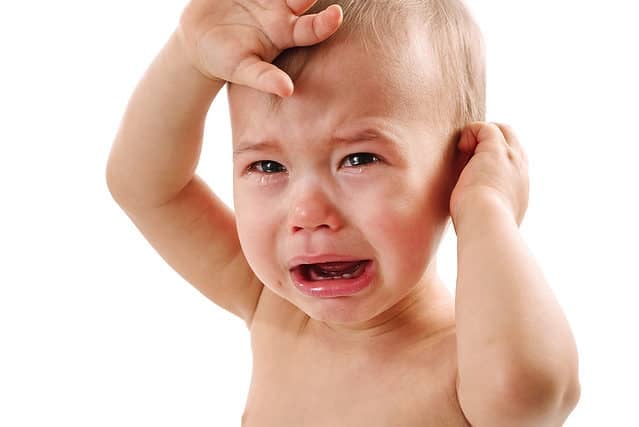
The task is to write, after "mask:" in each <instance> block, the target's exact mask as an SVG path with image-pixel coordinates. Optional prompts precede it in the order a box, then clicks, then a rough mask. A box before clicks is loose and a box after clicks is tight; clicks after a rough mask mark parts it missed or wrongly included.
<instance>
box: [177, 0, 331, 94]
mask: <svg viewBox="0 0 639 427" xmlns="http://www.w3.org/2000/svg"><path fill="white" fill-rule="evenodd" d="M316 1H317V0H252V1H250V0H191V2H190V3H189V4H188V5H187V7H186V8H185V9H184V12H183V13H182V16H181V18H180V25H179V27H178V31H177V33H178V35H179V38H180V40H181V41H182V45H183V47H184V49H185V51H186V54H187V56H188V57H189V59H190V61H191V63H192V64H193V66H194V67H195V68H196V69H197V70H198V71H200V72H201V73H202V74H203V75H204V76H206V77H208V78H210V79H213V80H224V81H228V82H231V83H234V84H240V85H245V86H250V87H252V88H255V89H258V90H261V91H264V92H270V93H274V94H276V95H279V96H290V95H291V94H292V93H293V82H292V80H291V78H290V77H289V76H288V74H286V73H285V72H284V71H282V70H281V69H279V68H277V67H276V66H275V65H273V64H271V62H272V61H273V60H274V59H275V58H276V57H277V56H278V55H279V54H280V52H282V51H283V50H284V49H287V48H290V47H294V46H309V45H313V44H316V43H319V42H321V41H323V40H326V39H327V38H329V37H330V36H331V35H332V34H333V33H335V31H337V29H338V28H339V26H340V25H341V23H342V9H341V7H340V6H338V5H331V6H329V7H327V8H326V9H324V10H323V11H322V12H320V13H317V14H312V15H304V16H299V15H301V14H302V13H304V12H305V11H307V10H308V9H309V8H311V7H312V6H313V4H315V3H316Z"/></svg>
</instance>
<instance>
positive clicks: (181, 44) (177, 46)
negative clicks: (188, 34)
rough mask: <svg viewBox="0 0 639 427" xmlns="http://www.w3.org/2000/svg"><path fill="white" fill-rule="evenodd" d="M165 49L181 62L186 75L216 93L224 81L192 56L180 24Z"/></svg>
mask: <svg viewBox="0 0 639 427" xmlns="http://www.w3.org/2000/svg"><path fill="white" fill-rule="evenodd" d="M165 49H167V50H168V51H169V55H170V56H171V57H172V58H173V59H174V60H176V59H177V60H178V61H179V63H181V64H182V68H183V69H184V70H185V71H186V72H187V74H188V77H189V78H191V79H193V80H194V81H196V82H199V83H200V84H202V85H205V86H208V87H212V88H214V89H215V92H216V93H217V91H219V89H220V88H221V87H222V86H224V84H225V83H226V81H225V80H223V79H220V78H217V77H215V76H212V75H210V74H209V73H206V72H205V71H203V70H202V69H201V68H202V67H201V66H200V64H199V63H198V58H196V57H194V56H193V55H192V54H191V52H190V50H189V49H188V43H187V41H186V39H185V35H184V32H183V31H182V27H181V26H179V27H178V28H177V29H176V30H175V31H174V32H173V34H171V38H170V39H169V41H168V43H167V46H166V48H165Z"/></svg>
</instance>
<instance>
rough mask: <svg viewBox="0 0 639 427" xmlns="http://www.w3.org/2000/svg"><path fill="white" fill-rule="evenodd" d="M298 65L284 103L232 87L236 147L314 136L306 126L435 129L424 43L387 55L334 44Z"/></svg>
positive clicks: (431, 72) (435, 91) (432, 80)
mask: <svg viewBox="0 0 639 427" xmlns="http://www.w3.org/2000/svg"><path fill="white" fill-rule="evenodd" d="M299 58H300V60H299V61H298V63H297V65H296V68H295V70H294V72H293V73H292V74H294V77H293V78H294V84H295V92H294V94H293V95H292V96H290V97H288V98H278V97H277V96H275V95H272V94H267V93H264V92H260V91H257V90H254V89H251V88H248V87H245V86H239V85H230V86H229V89H228V100H229V109H230V114H231V125H232V130H233V141H234V143H235V142H236V141H238V140H240V139H242V138H245V137H248V138H251V139H252V138H255V137H259V135H256V134H255V133H257V132H259V133H264V132H266V133H269V132H268V130H269V129H272V130H273V131H275V130H276V129H281V128H282V127H284V128H286V129H289V130H290V132H293V131H294V130H295V126H296V125H300V126H303V129H301V131H307V132H312V131H313V129H311V128H309V126H315V125H317V126H318V127H326V128H332V127H335V126H337V125H339V124H340V123H341V122H344V121H348V120H349V119H354V118H357V119H360V118H365V117H367V116H375V117H387V118H388V119H389V120H393V121H395V122H396V123H406V124H408V123H410V122H420V123H423V124H427V125H430V126H433V127H434V126H435V125H436V124H438V123H439V121H438V120H437V119H436V118H435V117H436V116H437V113H436V112H437V110H438V107H439V105H438V99H439V98H440V93H441V90H440V89H441V83H440V81H441V78H440V76H439V73H438V70H439V67H438V64H437V61H436V59H435V56H434V53H433V49H432V48H431V45H430V43H428V42H427V40H426V37H425V36H422V37H417V36H415V37H412V38H407V39H406V40H405V41H404V42H403V46H400V47H399V48H398V49H392V50H388V49H387V50H382V49H369V50H366V49H363V47H362V45H361V44H360V43H356V42H349V41H348V40H346V41H345V40H340V39H335V40H331V41H327V42H325V45H324V46H322V49H315V50H310V49H309V50H308V52H307V53H302V54H301V55H300V56H299ZM275 63H277V60H276V61H275ZM431 122H432V123H431Z"/></svg>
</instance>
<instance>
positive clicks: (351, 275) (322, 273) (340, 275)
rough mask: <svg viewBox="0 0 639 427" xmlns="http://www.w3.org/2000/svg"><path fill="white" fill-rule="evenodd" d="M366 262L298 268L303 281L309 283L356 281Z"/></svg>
mask: <svg viewBox="0 0 639 427" xmlns="http://www.w3.org/2000/svg"><path fill="white" fill-rule="evenodd" d="M367 262H368V261H352V262H323V263H320V264H302V265H300V266H299V268H300V270H301V274H302V276H303V277H304V279H306V280H309V281H316V280H336V279H356V278H358V277H359V276H361V275H362V273H363V272H364V268H365V266H366V263H367Z"/></svg>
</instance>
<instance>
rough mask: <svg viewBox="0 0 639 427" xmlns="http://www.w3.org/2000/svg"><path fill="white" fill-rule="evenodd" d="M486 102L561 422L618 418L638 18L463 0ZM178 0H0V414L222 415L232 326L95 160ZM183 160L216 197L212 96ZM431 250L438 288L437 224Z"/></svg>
mask: <svg viewBox="0 0 639 427" xmlns="http://www.w3.org/2000/svg"><path fill="white" fill-rule="evenodd" d="M469 4H470V6H471V8H472V9H473V11H474V13H475V15H476V17H477V19H478V21H479V23H480V25H481V27H482V29H483V32H484V35H485V39H486V43H487V47H488V58H487V60H488V117H487V119H488V120H490V121H500V122H506V123H510V124H511V125H512V126H514V128H515V129H516V131H517V132H518V134H519V136H520V139H521V142H522V144H523V145H524V147H525V149H526V151H527V153H528V156H529V159H530V160H529V161H530V180H531V189H530V204H529V209H528V212H527V215H526V218H525V220H524V223H523V224H522V227H521V232H522V233H523V235H524V237H525V239H526V241H527V243H528V245H529V247H530V249H531V250H532V251H533V253H534V254H535V256H536V258H537V260H538V262H539V264H540V265H541V266H542V268H543V270H544V272H545V274H546V277H547V279H548V281H549V283H550V285H551V286H552V288H553V290H554V292H555V294H556V296H557V298H558V300H559V301H560V303H561V305H562V307H563V309H564V310H565V313H566V315H567V317H568V319H569V321H570V324H571V325H572V328H573V331H574V334H575V336H576V339H577V344H578V347H579V351H580V372H581V382H582V397H581V401H580V402H579V406H578V407H577V409H576V410H575V411H574V412H573V414H572V415H571V417H570V418H569V420H568V422H567V423H566V425H567V426H571V427H581V426H629V425H637V424H633V423H637V421H636V419H637V418H636V403H637V396H638V395H637V391H636V387H637V385H636V383H637V380H638V379H639V375H638V371H639V369H638V368H637V361H639V350H638V349H637V337H638V336H639V334H637V331H636V328H637V325H639V314H638V311H639V310H638V309H637V301H636V297H637V296H638V295H639V293H638V292H637V285H639V280H638V279H637V264H638V262H637V255H638V254H639V252H638V251H637V246H636V242H637V239H638V237H639V233H638V227H637V221H638V219H639V209H638V208H637V190H636V187H637V184H638V183H639V172H638V171H637V169H638V167H637V153H638V152H639V151H638V150H637V144H638V143H639V136H638V135H639V131H637V124H638V122H637V119H636V117H637V114H638V113H639V109H638V107H637V106H638V101H637V99H638V98H639V84H638V83H637V76H639V64H638V62H637V51H638V50H637V46H636V42H637V40H639V26H637V25H636V17H637V16H638V15H637V13H636V12H635V11H632V10H630V8H631V7H632V6H631V5H632V4H633V2H629V1H625V0H623V1H622V0H616V1H608V2H605V3H603V2H586V1H576V0H574V1H566V0H565V1H561V2H557V1H550V0H543V1H535V2H530V1H521V0H512V1H507V2H505V1H497V0H491V1H487V0H481V1H480V0H472V1H470V2H469ZM184 5H185V2H184V1H175V0H174V1H165V2H158V1H150V0H137V1H131V0H111V1H108V2H90V1H86V0H85V1H79V0H78V1H72V0H58V1H38V0H35V1H24V2H8V1H7V2H4V1H3V2H2V3H1V6H0V63H1V64H2V65H0V206H1V208H0V425H2V426H8V427H13V426H16V427H17V426H65V427H69V426H211V425H219V426H233V425H239V422H240V416H241V414H242V410H243V408H244V403H245V399H246V393H247V391H248V386H249V381H250V373H251V354H250V341H249V335H248V332H247V330H246V329H245V327H244V324H243V322H242V321H240V320H239V319H236V318H235V317H233V316H232V315H231V314H229V313H227V312H225V311H223V310H222V309H220V308H218V307H217V306H215V305H214V304H213V303H211V302H209V301H208V300H207V299H206V298H205V297H203V296H202V295H201V294H200V293H199V292H197V291H196V290H195V289H194V288H192V287H191V286H190V285H189V284H188V283H186V282H185V281H184V280H183V279H182V278H181V277H180V276H179V275H178V274H177V273H175V272H174V271H173V270H172V269H171V268H170V267H169V266H168V265H167V264H165V263H164V261H163V260H162V259H161V258H160V256H159V255H158V254H157V253H155V252H154V250H153V249H152V248H151V247H150V245H149V244H148V243H147V242H146V240H144V238H143V237H142V235H140V234H139V233H138V231H137V229H136V228H135V227H134V226H133V225H132V223H131V222H130V221H129V220H128V218H127V217H126V216H125V214H124V213H123V212H122V211H121V210H120V209H119V207H118V206H117V205H116V204H115V203H114V202H113V201H112V199H111V197H110V194H109V192H108V190H107V187H106V183H105V165H106V160H107V157H108V153H109V150H110V146H111V143H112V141H113V137H114V135H115V132H116V131H117V128H118V125H119V121H120V119H121V117H122V114H123V113H124V109H125V106H126V103H127V101H128V99H129V96H130V95H131V93H132V91H133V89H134V86H135V85H136V84H137V82H138V81H139V79H140V77H141V76H142V74H143V72H144V71H145V70H146V68H147V66H148V65H149V63H150V62H151V60H152V59H153V57H154V56H155V55H156V53H157V52H158V51H159V50H160V48H161V47H162V45H163V44H164V42H165V40H166V39H167V37H168V36H169V34H170V33H171V31H172V30H173V28H174V26H175V25H176V23H177V19H178V17H179V14H180V12H181V10H182V8H183V6H184ZM205 138H206V140H205V146H204V149H203V153H202V157H201V162H200V164H199V167H198V173H199V174H200V175H202V176H203V177H205V179H206V180H207V181H208V182H209V183H210V185H211V186H212V187H213V189H214V190H215V191H216V192H218V194H220V195H221V197H222V198H223V199H224V200H225V201H226V202H227V203H228V204H229V205H231V204H232V202H231V175H230V130H229V125H228V116H227V109H226V94H225V92H222V93H220V95H219V97H218V99H217V100H216V101H215V102H214V104H213V106H212V109H211V112H210V115H209V121H208V122H207V130H206V135H205ZM448 233H449V234H448V235H447V236H446V239H445V241H444V242H443V244H442V247H441V251H440V258H439V266H440V270H441V274H442V277H443V279H444V281H445V282H446V283H447V284H448V285H449V288H450V289H451V291H454V285H455V274H456V272H455V257H456V254H455V244H456V242H455V238H454V232H453V230H452V228H450V229H449V232H448Z"/></svg>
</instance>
